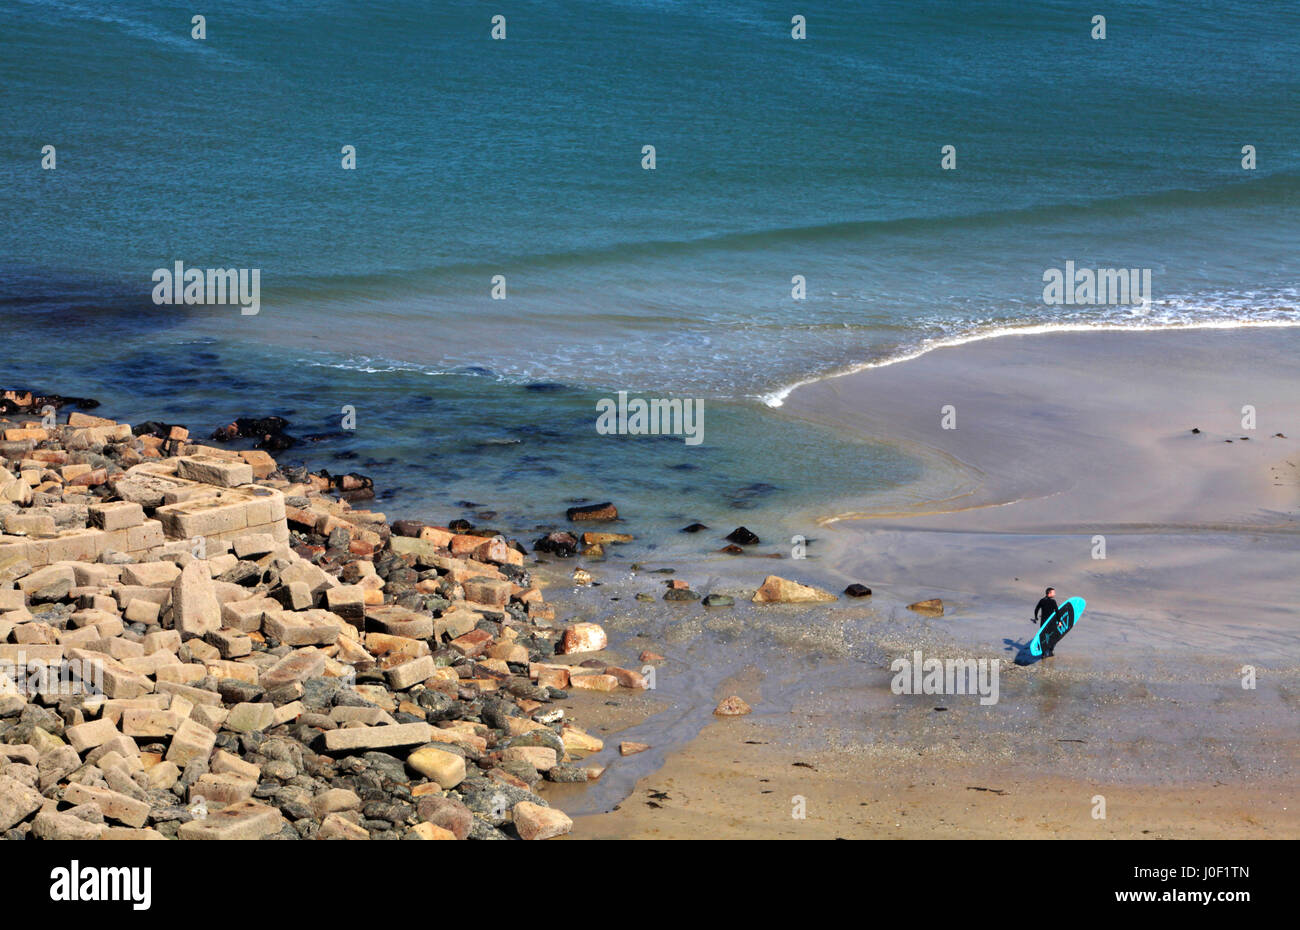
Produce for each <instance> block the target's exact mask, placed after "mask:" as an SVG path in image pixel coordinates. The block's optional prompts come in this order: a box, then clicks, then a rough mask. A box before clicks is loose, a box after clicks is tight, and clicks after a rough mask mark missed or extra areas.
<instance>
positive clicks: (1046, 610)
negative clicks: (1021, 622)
mask: <svg viewBox="0 0 1300 930" xmlns="http://www.w3.org/2000/svg"><path fill="white" fill-rule="evenodd" d="M1054 613H1056V598H1054V597H1045V598H1043V599H1042V600H1040V601H1039V602H1038V604H1037V606H1035V607H1034V622H1035V623H1037V624H1038V625H1039V626H1042V625H1043V624H1044V623H1046V622H1047V618H1048V617H1050V616H1051V615H1052V614H1054ZM1040 614H1041V616H1040ZM1043 654H1044V655H1049V656H1050V655H1051V654H1052V653H1051V651H1048V652H1045V653H1043Z"/></svg>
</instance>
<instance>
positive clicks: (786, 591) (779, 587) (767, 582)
mask: <svg viewBox="0 0 1300 930" xmlns="http://www.w3.org/2000/svg"><path fill="white" fill-rule="evenodd" d="M833 600H836V597H835V595H834V594H831V592H829V591H823V590H822V589H821V588H814V587H812V586H811V585H806V584H800V583H799V582H797V581H790V580H789V579H786V578H780V577H778V576H776V575H768V576H767V578H765V579H763V584H762V586H761V587H759V589H758V590H757V591H756V592H754V603H755V604H809V603H816V602H819V601H833Z"/></svg>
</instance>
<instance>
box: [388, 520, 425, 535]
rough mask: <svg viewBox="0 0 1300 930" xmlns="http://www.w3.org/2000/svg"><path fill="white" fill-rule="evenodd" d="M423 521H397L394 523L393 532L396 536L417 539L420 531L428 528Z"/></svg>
mask: <svg viewBox="0 0 1300 930" xmlns="http://www.w3.org/2000/svg"><path fill="white" fill-rule="evenodd" d="M427 525H428V524H426V523H425V522H424V521H422V520H396V521H394V522H393V526H392V530H393V535H394V536H407V537H417V536H419V535H420V531H421V530H422V529H424V528H425V526H427Z"/></svg>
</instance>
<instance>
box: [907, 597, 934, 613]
mask: <svg viewBox="0 0 1300 930" xmlns="http://www.w3.org/2000/svg"><path fill="white" fill-rule="evenodd" d="M907 609H908V610H914V611H916V612H917V613H918V614H925V615H926V616H928V617H942V616H943V601H942V600H940V599H939V598H937V597H932V598H930V599H928V600H924V601H917V602H916V603H915V604H908V605H907Z"/></svg>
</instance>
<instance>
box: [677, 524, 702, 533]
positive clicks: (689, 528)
mask: <svg viewBox="0 0 1300 930" xmlns="http://www.w3.org/2000/svg"><path fill="white" fill-rule="evenodd" d="M707 529H708V527H707V526H705V525H704V524H703V523H692V524H691V525H690V526H684V527H682V532H683V533H698V532H699V531H700V530H707Z"/></svg>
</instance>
